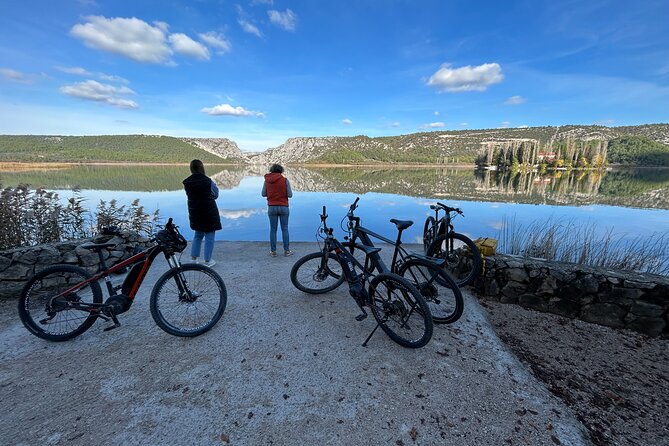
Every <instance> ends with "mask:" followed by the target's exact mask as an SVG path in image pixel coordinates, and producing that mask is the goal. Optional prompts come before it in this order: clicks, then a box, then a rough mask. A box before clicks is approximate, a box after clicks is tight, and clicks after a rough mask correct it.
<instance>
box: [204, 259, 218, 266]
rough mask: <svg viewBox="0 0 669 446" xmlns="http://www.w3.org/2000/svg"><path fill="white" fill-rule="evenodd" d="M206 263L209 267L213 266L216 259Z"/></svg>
mask: <svg viewBox="0 0 669 446" xmlns="http://www.w3.org/2000/svg"><path fill="white" fill-rule="evenodd" d="M204 265H205V266H208V267H209V268H211V267H212V266H214V265H216V260H214V259H211V260H210V261H208V262H204Z"/></svg>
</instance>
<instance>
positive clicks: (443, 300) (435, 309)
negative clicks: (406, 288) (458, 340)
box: [399, 259, 464, 324]
mask: <svg viewBox="0 0 669 446" xmlns="http://www.w3.org/2000/svg"><path fill="white" fill-rule="evenodd" d="M399 275H400V276H402V277H404V278H405V279H407V280H408V281H409V282H411V284H412V285H413V286H415V287H416V289H417V290H418V291H419V292H420V294H421V295H422V296H423V299H425V302H426V303H427V306H428V307H429V308H430V313H431V314H432V321H433V322H434V323H435V324H452V323H453V322H455V321H457V320H458V319H460V316H462V310H463V308H464V301H463V299H462V292H461V291H460V287H458V285H457V284H456V283H455V280H453V278H452V277H451V275H450V274H449V273H447V272H446V271H444V270H443V269H442V268H439V267H438V266H437V265H435V264H434V263H432V262H430V261H427V260H423V259H409V260H407V261H406V262H405V263H403V264H402V266H400V269H399Z"/></svg>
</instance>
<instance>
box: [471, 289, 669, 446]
mask: <svg viewBox="0 0 669 446" xmlns="http://www.w3.org/2000/svg"><path fill="white" fill-rule="evenodd" d="M482 305H483V306H484V307H485V308H486V310H487V311H488V313H489V319H490V321H491V323H492V325H493V327H494V328H495V331H496V332H497V334H498V335H499V337H500V338H501V339H502V340H503V341H504V342H505V343H506V344H507V345H509V346H510V347H511V349H512V350H513V351H514V352H515V353H516V355H517V356H518V357H519V358H520V359H521V361H522V362H523V363H525V364H527V365H528V366H529V367H530V368H531V370H532V373H533V374H534V376H536V377H537V378H539V379H540V380H541V381H542V382H544V383H545V385H546V386H547V388H548V389H549V390H550V391H551V392H552V393H553V394H554V395H556V396H558V397H560V399H562V400H563V401H565V403H566V404H567V405H568V406H569V407H570V408H571V409H572V410H573V411H574V413H575V414H576V415H577V417H578V419H579V420H580V421H581V422H583V424H584V425H585V426H586V427H587V429H588V431H589V435H590V439H591V441H592V442H593V444H595V445H597V446H600V445H616V446H631V445H660V444H667V439H669V339H652V338H648V337H646V336H643V335H641V334H638V333H635V332H631V331H627V330H616V329H613V328H609V327H602V326H599V325H594V324H588V323H586V322H582V321H578V320H570V319H565V318H562V317H559V316H556V315H553V314H548V313H539V312H536V311H531V310H525V309H523V308H521V307H518V306H516V305H503V304H498V303H491V302H482ZM662 438H664V440H662Z"/></svg>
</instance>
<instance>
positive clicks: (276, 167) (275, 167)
mask: <svg viewBox="0 0 669 446" xmlns="http://www.w3.org/2000/svg"><path fill="white" fill-rule="evenodd" d="M269 172H270V173H283V166H281V164H272V165H271V166H270V168H269Z"/></svg>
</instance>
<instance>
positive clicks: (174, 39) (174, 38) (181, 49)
mask: <svg viewBox="0 0 669 446" xmlns="http://www.w3.org/2000/svg"><path fill="white" fill-rule="evenodd" d="M169 40H170V43H171V44H172V48H173V49H174V52H175V53H179V54H183V55H184V56H188V57H193V58H195V59H198V60H209V50H208V49H207V47H206V46H204V45H202V44H201V43H199V42H196V41H195V40H193V39H191V38H190V37H188V36H187V35H186V34H181V33H177V34H170V37H169Z"/></svg>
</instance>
